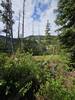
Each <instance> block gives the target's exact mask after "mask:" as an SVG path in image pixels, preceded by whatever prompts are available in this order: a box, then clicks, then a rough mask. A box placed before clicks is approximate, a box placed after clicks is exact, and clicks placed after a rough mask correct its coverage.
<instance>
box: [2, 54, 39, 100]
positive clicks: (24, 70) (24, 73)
mask: <svg viewBox="0 0 75 100" xmlns="http://www.w3.org/2000/svg"><path fill="white" fill-rule="evenodd" d="M0 61H1V62H2V63H3V61H5V63H4V65H3V66H2V69H1V68H0V73H2V74H1V76H0V100H8V98H9V99H11V100H14V99H15V98H16V99H17V98H22V99H23V98H24V99H25V98H27V99H28V100H31V98H32V100H33V99H34V97H35V93H36V92H37V90H38V89H39V66H38V64H36V62H34V61H33V60H32V57H31V55H30V54H24V53H23V54H19V53H17V54H16V55H12V56H11V57H7V59H5V60H3V58H2V59H0Z"/></svg>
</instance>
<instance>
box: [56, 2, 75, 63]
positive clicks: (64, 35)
mask: <svg viewBox="0 0 75 100" xmlns="http://www.w3.org/2000/svg"><path fill="white" fill-rule="evenodd" d="M56 23H57V25H61V29H60V30H59V32H60V35H59V37H60V41H61V43H62V44H64V46H65V47H66V48H68V49H67V50H68V51H69V52H70V54H71V61H72V62H73V63H75V0H59V3H58V9H57V20H56Z"/></svg>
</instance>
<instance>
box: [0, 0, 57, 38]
mask: <svg viewBox="0 0 75 100" xmlns="http://www.w3.org/2000/svg"><path fill="white" fill-rule="evenodd" d="M32 1H33V0H26V7H25V10H26V12H25V36H29V35H32V25H33V20H32V18H31V15H32V13H33V9H34V5H33V4H32ZM34 1H35V0H34ZM47 1H48V0H45V2H47ZM22 5H23V0H13V10H14V11H15V13H14V20H15V25H14V27H13V30H14V37H17V34H18V32H17V31H18V16H19V10H20V11H21V12H22ZM56 5H57V0H52V4H51V8H50V9H48V10H47V11H45V12H44V13H42V15H41V22H39V21H36V22H34V33H35V35H39V34H40V35H42V34H44V31H45V27H46V23H47V20H48V19H49V20H50V23H51V33H52V34H56V33H55V32H54V30H55V29H56V25H55V23H54V20H55V18H56V17H55V15H54V14H53V10H54V9H56ZM21 15H22V13H21ZM21 22H22V17H21ZM0 25H1V24H0ZM21 26H22V25H21ZM38 26H39V27H38ZM1 27H2V26H1ZM21 32H22V30H21V31H20V33H21ZM39 32H40V33H39Z"/></svg>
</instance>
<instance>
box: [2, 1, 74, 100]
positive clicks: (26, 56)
mask: <svg viewBox="0 0 75 100" xmlns="http://www.w3.org/2000/svg"><path fill="white" fill-rule="evenodd" d="M26 1H29V0H23V3H21V4H20V5H22V11H21V10H19V11H18V12H19V13H18V15H17V16H18V18H16V19H18V23H17V26H16V30H17V32H16V31H15V32H14V30H13V26H14V24H15V23H16V21H14V19H13V15H14V13H15V12H16V9H15V10H13V0H0V100H75V0H57V8H56V9H54V10H53V13H55V15H56V19H55V24H56V25H57V29H56V30H55V32H56V33H57V35H53V34H52V33H51V32H52V31H51V27H50V26H51V22H50V20H49V19H50V17H49V19H47V20H46V25H45V29H44V33H45V34H44V35H42V34H40V31H41V32H42V33H43V31H42V30H41V29H40V28H39V29H38V35H37V34H35V32H37V31H34V29H35V30H36V27H34V26H35V25H33V24H34V23H32V25H33V26H32V35H28V36H25V30H26V28H28V29H29V25H28V26H26V25H25V23H26V20H25V15H26ZM30 1H31V0H30ZM35 1H36V0H35ZM37 1H38V2H39V6H38V7H39V9H41V11H44V9H46V8H47V6H48V5H47V6H46V4H45V3H46V2H45V3H44V6H45V7H44V8H42V7H43V5H42V4H41V2H40V1H42V0H40V1H39V0H37ZM45 1H50V2H49V3H51V2H52V0H45ZM42 2H44V1H42ZM54 2H55V1H54ZM17 4H18V2H17ZM49 6H50V5H49ZM50 7H51V6H50ZM47 9H48V8H47ZM50 9H51V8H50ZM36 12H37V9H36V7H35V13H36ZM28 13H29V12H28ZM48 13H50V12H49V10H48ZM36 15H37V14H36ZM37 16H38V17H39V15H37ZM38 17H37V18H38ZM28 20H29V19H28ZM35 20H36V18H35V17H34V21H35ZM43 21H44V20H43ZM38 22H39V21H38ZM1 23H2V24H3V26H2V25H1ZM40 23H42V21H40ZM44 23H45V22H44ZM42 26H43V24H42ZM1 27H3V28H1ZM38 27H40V26H39V25H38ZM29 30H30V29H29ZM53 30H54V29H53ZM14 33H15V34H16V36H17V37H16V36H15V37H14Z"/></svg>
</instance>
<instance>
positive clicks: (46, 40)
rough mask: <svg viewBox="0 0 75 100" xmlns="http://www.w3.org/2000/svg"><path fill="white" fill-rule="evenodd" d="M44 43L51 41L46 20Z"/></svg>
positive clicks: (48, 24)
mask: <svg viewBox="0 0 75 100" xmlns="http://www.w3.org/2000/svg"><path fill="white" fill-rule="evenodd" d="M45 43H46V45H47V46H48V45H49V44H50V43H51V34H50V23H49V20H47V25H46V30H45Z"/></svg>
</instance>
